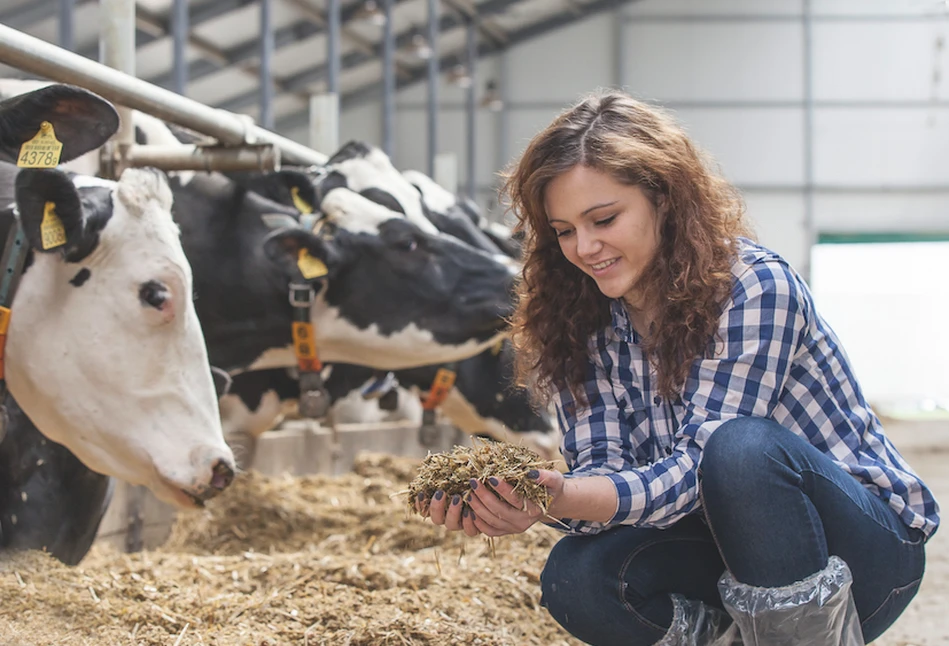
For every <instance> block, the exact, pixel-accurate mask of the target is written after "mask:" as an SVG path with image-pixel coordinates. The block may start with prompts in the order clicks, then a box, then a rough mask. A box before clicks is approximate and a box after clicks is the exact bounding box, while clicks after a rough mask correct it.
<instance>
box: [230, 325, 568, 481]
mask: <svg viewBox="0 0 949 646" xmlns="http://www.w3.org/2000/svg"><path fill="white" fill-rule="evenodd" d="M513 359H514V357H513V349H512V347H511V344H510V342H509V341H507V340H504V341H503V343H501V344H500V345H499V346H496V347H495V348H492V349H490V350H486V351H485V352H482V353H481V354H479V355H477V356H475V357H471V358H469V359H465V360H464V361H459V362H458V363H457V364H456V365H455V366H454V369H455V373H456V379H455V386H454V388H452V389H451V391H450V392H449V393H448V396H447V397H446V398H445V400H444V401H443V402H442V404H441V406H440V409H441V411H442V413H443V414H444V415H445V416H446V417H447V418H448V420H449V421H451V423H452V424H454V425H455V426H457V427H458V428H460V429H461V430H462V431H464V432H465V433H467V434H469V435H478V436H484V437H489V438H491V439H494V440H498V441H503V442H510V443H514V444H521V445H524V446H527V447H529V448H531V449H533V450H534V451H536V452H537V453H538V454H539V455H541V456H542V457H544V458H545V459H555V458H556V456H557V446H558V441H557V437H556V432H555V431H556V426H555V424H554V422H553V419H552V417H551V416H550V415H549V414H548V413H547V412H546V411H538V410H537V409H536V408H535V407H534V406H533V404H532V403H531V402H530V400H529V397H528V394H527V392H526V391H524V390H522V389H519V388H515V387H514V386H513ZM438 368H439V366H423V367H420V368H410V369H406V370H397V371H395V372H394V375H395V379H396V382H397V385H398V387H399V388H396V389H394V390H393V391H391V392H392V394H393V395H394V396H396V397H398V401H397V404H396V405H397V406H398V407H399V409H400V411H401V415H398V416H396V418H397V419H408V420H409V421H413V422H416V423H419V424H420V423H421V422H422V409H421V404H420V402H419V395H418V393H419V391H422V392H424V391H427V390H428V389H429V388H430V387H431V385H432V382H433V380H434V378H435V375H436V372H437V371H438ZM325 373H326V387H327V390H328V391H329V394H330V398H331V400H332V402H333V411H332V413H331V418H332V419H333V420H334V421H335V422H370V421H379V420H381V419H386V418H388V416H387V415H386V414H385V413H384V412H381V413H380V412H379V410H378V406H377V405H376V402H377V401H378V399H375V400H369V402H367V405H368V407H369V411H366V410H365V409H361V410H359V412H358V413H357V416H353V412H352V411H353V409H352V408H351V407H350V406H351V404H352V402H358V401H360V400H361V399H362V397H361V393H362V392H364V391H365V389H366V388H367V387H368V386H369V385H370V384H372V383H373V382H375V381H377V380H378V379H379V378H380V377H381V376H382V375H381V371H378V370H373V369H372V368H367V367H365V366H356V365H351V364H332V365H331V366H328V367H327V368H326V370H325ZM233 379H234V383H233V387H232V389H231V391H230V393H229V395H228V396H227V397H225V398H224V399H222V402H221V409H222V413H223V412H224V411H227V414H225V415H224V417H225V420H226V421H225V435H226V436H227V437H229V438H231V437H234V438H238V437H240V438H246V437H249V438H256V437H258V436H259V435H261V434H262V433H263V432H265V431H266V430H268V429H270V428H271V427H272V426H273V423H274V422H275V421H276V420H278V419H279V417H280V415H281V414H283V413H284V412H285V411H286V410H287V406H288V404H289V403H291V402H292V401H293V400H295V399H296V398H297V396H298V395H299V392H300V385H299V382H298V381H297V380H296V379H295V378H294V377H293V376H292V375H291V374H289V373H288V371H286V370H283V369H276V370H256V371H251V372H245V373H242V374H239V375H236V376H234V377H233ZM405 388H411V389H412V391H413V392H414V393H416V394H414V395H408V393H406V392H405V391H404V389H405ZM407 395H408V396H407ZM410 398H411V399H412V400H413V403H414V404H415V405H414V406H411V405H407V404H406V402H405V401H404V400H405V399H410ZM340 406H346V407H347V410H346V411H345V412H343V411H340V410H339V407H340ZM364 414H365V415H369V416H371V417H362V416H361V415H364ZM241 442H244V440H241ZM244 458H246V456H240V455H239V456H238V459H239V460H241V459H244ZM242 464H243V462H242Z"/></svg>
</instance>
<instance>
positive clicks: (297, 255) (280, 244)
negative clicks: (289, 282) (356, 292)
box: [264, 228, 342, 280]
mask: <svg viewBox="0 0 949 646" xmlns="http://www.w3.org/2000/svg"><path fill="white" fill-rule="evenodd" d="M264 253H265V254H266V255H267V257H268V258H270V259H271V260H272V261H274V262H275V263H277V265H279V266H280V267H281V268H283V270H284V271H285V272H286V273H287V274H288V275H289V276H291V277H293V278H296V279H299V278H300V277H302V278H304V279H306V280H319V279H320V278H324V277H327V276H328V277H330V278H332V276H333V274H334V272H335V270H336V269H337V268H338V267H339V266H340V264H341V262H342V257H341V255H340V251H339V248H338V246H337V245H336V243H335V242H333V241H332V240H331V239H327V238H322V237H320V236H317V235H314V234H312V233H310V232H309V231H306V230H304V229H297V228H288V229H279V230H277V231H274V232H273V233H271V234H270V235H269V236H267V237H266V238H265V239H264Z"/></svg>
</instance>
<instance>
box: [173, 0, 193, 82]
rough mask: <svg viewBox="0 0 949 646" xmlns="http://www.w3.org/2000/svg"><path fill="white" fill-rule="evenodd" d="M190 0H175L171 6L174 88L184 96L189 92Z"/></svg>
mask: <svg viewBox="0 0 949 646" xmlns="http://www.w3.org/2000/svg"><path fill="white" fill-rule="evenodd" d="M190 29H191V27H190V25H189V24H188V0H175V1H174V4H173V5H172V8H171V36H172V53H173V55H172V67H171V79H172V89H174V91H175V92H177V93H178V94H181V95H182V96H184V95H186V94H187V93H188V55H187V48H186V47H187V44H188V32H189V31H190Z"/></svg>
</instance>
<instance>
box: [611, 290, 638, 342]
mask: <svg viewBox="0 0 949 646" xmlns="http://www.w3.org/2000/svg"><path fill="white" fill-rule="evenodd" d="M610 317H611V319H612V329H613V335H614V337H615V338H616V340H617V341H622V342H625V343H634V342H636V341H637V339H636V338H635V337H636V334H635V332H634V330H633V324H632V323H631V322H630V320H629V312H627V311H626V306H625V305H624V304H623V300H622V299H620V298H614V299H612V300H611V301H610Z"/></svg>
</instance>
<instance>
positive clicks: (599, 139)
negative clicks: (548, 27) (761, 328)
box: [502, 91, 751, 405]
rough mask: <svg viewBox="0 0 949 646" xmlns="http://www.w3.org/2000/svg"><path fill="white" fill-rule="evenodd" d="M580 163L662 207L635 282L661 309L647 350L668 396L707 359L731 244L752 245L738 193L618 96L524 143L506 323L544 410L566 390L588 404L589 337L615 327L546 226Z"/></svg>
mask: <svg viewBox="0 0 949 646" xmlns="http://www.w3.org/2000/svg"><path fill="white" fill-rule="evenodd" d="M578 165H583V166H587V167H589V168H592V169H595V170H597V171H600V172H603V173H607V174H609V175H610V176H611V177H612V178H614V179H615V180H616V181H618V182H621V183H624V184H628V185H636V186H640V187H641V188H642V189H643V190H644V192H645V193H646V195H647V196H648V197H649V199H650V201H651V202H652V204H653V207H656V206H657V204H659V203H661V204H662V205H663V208H664V210H665V214H666V215H665V217H664V218H662V225H661V229H660V241H659V248H658V250H657V252H656V256H655V259H654V260H653V262H652V263H651V265H650V266H649V267H648V268H647V270H646V272H645V273H644V275H643V276H642V278H641V281H640V282H639V284H638V288H637V291H638V292H641V293H644V294H647V295H648V298H649V301H648V304H649V306H650V308H652V309H653V311H655V312H656V319H655V321H654V326H653V328H652V330H651V331H650V333H649V334H646V335H644V337H643V350H644V352H645V353H646V356H647V357H649V360H650V362H651V364H652V365H653V366H654V368H655V370H656V372H657V375H658V391H659V392H660V393H661V394H662V395H664V396H666V397H675V396H676V394H677V393H679V392H681V389H682V387H683V385H684V384H685V380H686V378H687V377H688V373H689V368H690V366H691V365H692V363H693V362H694V360H695V359H696V358H697V357H702V356H707V355H708V353H709V352H710V350H711V347H712V344H711V342H712V341H713V339H714V335H715V332H716V330H717V328H718V322H719V318H720V316H721V312H722V307H723V305H724V303H725V301H726V299H727V298H728V296H729V294H730V291H731V285H732V275H731V264H732V262H733V260H734V258H735V255H736V253H737V238H738V237H739V236H747V237H751V232H750V229H749V228H748V227H747V226H746V224H745V223H744V221H743V217H744V204H743V201H742V199H741V196H740V194H739V192H738V190H737V189H736V188H735V187H734V186H732V185H731V184H730V183H729V182H728V181H726V180H725V179H724V178H723V177H722V176H721V175H720V174H718V173H717V172H716V171H714V170H713V169H712V167H711V164H710V162H709V160H708V159H707V157H706V155H705V154H704V153H702V152H701V151H700V150H698V148H697V147H696V146H695V145H694V144H693V143H692V142H691V140H690V139H689V137H688V136H687V135H686V134H685V131H684V130H683V129H682V128H681V126H679V125H678V124H677V123H676V121H675V120H674V119H673V118H672V117H671V116H670V115H669V114H667V113H665V112H664V111H662V110H660V109H658V108H656V107H653V106H650V105H647V104H645V103H643V102H641V101H637V100H636V99H633V98H632V97H630V96H629V95H627V94H624V93H622V92H617V91H609V92H603V93H596V94H593V95H590V96H587V97H584V98H583V99H582V100H581V101H580V102H579V103H577V104H576V105H575V106H573V107H572V108H570V109H568V110H566V111H565V112H563V113H562V114H561V115H560V116H558V117H557V118H556V119H554V121H553V122H552V123H551V124H550V125H549V126H548V127H547V128H546V129H545V130H544V131H543V132H541V133H540V134H538V135H537V136H536V137H534V139H533V140H532V141H531V142H530V144H528V146H527V149H526V150H525V151H524V154H523V155H522V156H521V158H520V160H519V161H518V162H517V163H516V164H514V165H513V167H511V168H510V169H509V170H508V171H507V172H506V173H505V174H504V179H505V182H504V186H503V188H502V191H503V193H505V194H506V195H507V196H508V199H509V203H508V207H509V209H510V210H512V211H513V213H514V214H515V216H516V217H517V220H518V224H517V227H516V230H517V231H520V232H523V234H524V243H523V245H524V247H523V249H524V250H523V259H524V269H523V275H522V277H521V279H520V280H519V283H518V301H519V302H518V306H517V310H516V311H515V314H514V316H513V319H512V339H513V342H514V347H515V348H516V350H517V360H516V371H517V377H518V381H519V383H520V384H521V385H523V386H526V387H529V388H531V390H532V391H533V393H534V395H535V397H536V398H537V400H538V401H539V402H547V401H549V399H550V397H551V396H552V395H553V393H554V390H559V389H562V388H564V387H567V388H569V389H570V392H571V393H572V394H573V396H574V399H575V400H577V402H578V403H579V404H580V405H586V404H587V401H586V397H585V395H584V388H583V384H584V382H585V380H586V376H587V370H588V365H589V361H590V358H589V343H590V338H591V336H592V335H594V334H595V333H596V332H597V331H599V330H601V329H603V328H604V327H605V326H606V325H608V323H609V321H610V310H609V299H608V298H607V297H606V296H604V295H603V294H602V293H601V292H600V290H599V289H598V287H597V285H596V283H595V282H594V280H593V279H592V278H591V277H590V276H588V275H587V274H585V273H584V272H583V271H581V270H580V269H579V268H577V267H575V266H574V265H573V264H571V263H570V262H569V261H568V260H567V258H566V257H565V256H564V254H563V252H562V251H561V249H560V245H559V242H558V239H557V237H556V233H555V231H554V229H553V228H552V227H551V226H550V224H549V223H548V221H547V212H546V209H545V207H544V192H545V190H546V188H547V185H548V184H549V183H550V182H551V180H553V179H554V178H556V177H558V176H560V175H561V174H563V173H565V172H567V171H568V170H570V169H572V168H574V167H575V166H578Z"/></svg>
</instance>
